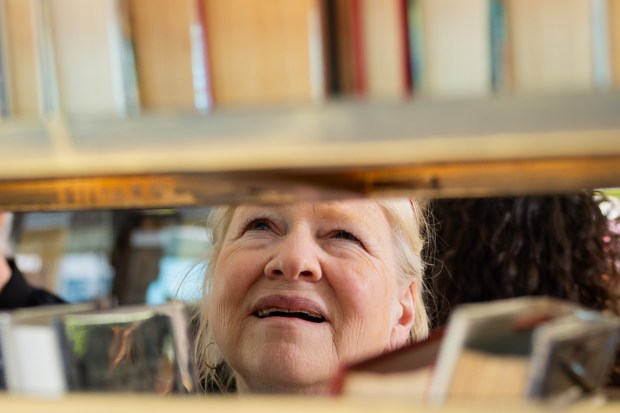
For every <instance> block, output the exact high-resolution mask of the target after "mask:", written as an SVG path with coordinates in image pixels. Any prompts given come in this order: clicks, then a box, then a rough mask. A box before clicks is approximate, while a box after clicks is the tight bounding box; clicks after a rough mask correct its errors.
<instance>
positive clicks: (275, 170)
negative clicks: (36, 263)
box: [0, 93, 620, 211]
mask: <svg viewBox="0 0 620 413" xmlns="http://www.w3.org/2000/svg"><path fill="white" fill-rule="evenodd" d="M0 137H1V139H0V153H2V154H3V156H4V159H3V162H2V168H0V208H2V209H8V210H15V211H18V210H60V209H82V208H124V207H165V206H190V205H209V204H214V203H224V202H247V201H256V202H285V201H292V200H299V199H324V198H329V197H346V196H368V195H372V196H374V195H392V194H404V193H406V194H415V195H420V196H437V197H445V196H473V195H476V196H488V195H499V194H519V193H544V192H558V191H564V190H574V189H578V188H596V187H610V186H618V185H620V94H619V93H605V94H584V95H563V96H546V97H541V96H539V97H520V98H516V97H512V98H493V99H481V100H451V101H446V100H441V101H433V100H409V101H407V100H403V101H398V102H396V101H389V102H388V101H384V102H351V101H348V102H347V101H341V102H336V101H334V102H329V103H325V104H322V105H300V106H295V107H292V106H286V107H282V108H272V109H261V110H258V109H256V110H246V111H241V110H236V111H232V110H227V111H224V110H223V111H214V112H213V113H211V114H210V115H207V116H201V115H185V116H182V115H157V116H155V115H154V116H142V117H138V118H127V119H116V118H113V119H112V118H110V119H103V118H96V117H92V118H84V117H81V118H60V117H58V118H54V119H52V120H50V121H48V122H46V123H43V122H26V121H24V122H17V121H8V122H4V123H0Z"/></svg>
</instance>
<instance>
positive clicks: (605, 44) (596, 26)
mask: <svg viewBox="0 0 620 413" xmlns="http://www.w3.org/2000/svg"><path fill="white" fill-rule="evenodd" d="M612 1H616V0H612ZM607 2H608V0H590V5H591V10H592V15H591V16H592V72H593V73H592V75H593V77H594V85H595V87H596V88H598V89H609V88H610V87H611V62H610V56H609V54H610V51H611V49H610V43H609V37H610V33H609V24H608V21H609V19H608V13H609V10H608V5H607ZM619 24H620V23H619Z"/></svg>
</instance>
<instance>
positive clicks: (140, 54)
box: [0, 0, 620, 211]
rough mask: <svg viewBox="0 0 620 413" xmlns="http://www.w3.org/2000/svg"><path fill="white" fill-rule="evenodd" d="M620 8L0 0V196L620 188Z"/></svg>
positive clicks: (13, 206) (17, 205) (506, 0)
mask: <svg viewBox="0 0 620 413" xmlns="http://www.w3.org/2000/svg"><path fill="white" fill-rule="evenodd" d="M619 16H620V1H616V0H545V1H544V2H542V1H539V0H333V1H332V0H329V1H328V0H296V1H288V0H229V1H218V0H90V1H88V2H84V1H83V0H0V151H1V152H0V153H2V154H3V156H4V158H3V161H2V163H1V165H2V167H0V208H1V209H10V210H15V211H18V210H64V209H84V208H130V207H143V208H146V207H168V206H191V205H208V204H213V203H223V202H245V201H257V202H284V201H289V200H291V201H292V200H298V199H324V198H330V197H348V196H375V195H391V194H403V193H406V194H416V195H419V196H441V197H445V196H474V195H479V196H487V195H494V194H517V193H545V192H550V191H553V192H555V191H564V190H572V189H576V188H584V187H587V188H594V187H608V186H617V185H619V184H620V182H619V181H620V178H618V177H620V175H619V174H618V172H619V171H618V169H619V168H620V166H618V165H620V162H618V157H619V156H620V140H619V139H618V135H619V134H620V120H618V119H620V97H619V93H620V92H618V91H619V90H620V30H618V27H617V25H616V24H614V23H615V22H616V21H617V20H618V18H619ZM446 28H449V30H448V29H446ZM534 94H535V95H536V96H534Z"/></svg>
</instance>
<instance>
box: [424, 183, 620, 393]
mask: <svg viewBox="0 0 620 413" xmlns="http://www.w3.org/2000/svg"><path fill="white" fill-rule="evenodd" d="M605 201H607V198H606V197H604V196H602V195H601V194H600V193H596V192H592V191H583V192H579V193H574V194H564V195H550V196H521V197H505V198H481V199H473V198H472V199H444V200H436V201H434V202H433V203H432V204H431V207H430V211H431V216H432V217H433V218H432V219H434V222H433V226H434V227H435V232H436V242H435V245H434V248H427V249H426V250H425V257H426V259H427V261H429V262H430V263H431V264H432V265H429V266H428V267H427V279H428V282H429V285H430V288H431V290H432V291H433V293H432V295H433V297H432V298H431V297H428V299H427V301H428V302H430V303H431V305H433V304H434V307H436V309H434V311H430V316H431V322H432V325H433V326H434V327H437V326H441V325H443V324H445V323H446V322H447V320H448V317H449V315H450V312H451V311H452V309H453V308H454V307H455V306H457V305H458V304H461V303H469V302H483V301H490V300H496V299H502V298H511V297H519V296H526V295H530V296H543V295H544V296H550V297H556V298H561V299H566V300H569V301H572V302H575V303H578V304H581V305H583V306H584V307H588V308H592V309H596V310H599V311H602V312H607V313H611V314H614V315H619V314H620V295H619V287H620V281H619V280H620V268H619V266H618V264H619V263H620V234H618V232H616V230H614V226H615V225H616V224H617V222H615V221H614V220H610V219H609V218H608V217H607V216H606V215H605V214H604V213H603V212H602V210H601V207H600V206H601V203H602V202H605ZM619 356H620V353H619ZM619 360H620V359H619ZM609 384H611V385H613V386H620V363H616V365H615V368H614V370H613V372H612V375H611V378H610V383H609Z"/></svg>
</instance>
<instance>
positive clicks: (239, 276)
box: [208, 250, 258, 340]
mask: <svg viewBox="0 0 620 413" xmlns="http://www.w3.org/2000/svg"><path fill="white" fill-rule="evenodd" d="M252 262H253V258H252V257H250V259H247V258H246V257H245V256H244V259H241V257H237V255H236V254H235V251H234V250H233V251H226V250H222V253H221V254H220V258H218V260H217V263H216V265H215V268H214V271H213V279H212V282H211V292H210V294H209V306H208V311H209V322H210V323H211V325H212V326H213V333H214V335H215V336H216V339H218V338H219V339H222V340H225V339H226V338H227V337H228V336H235V335H237V334H238V331H236V330H237V327H236V326H237V325H238V324H239V323H240V322H241V320H242V319H243V317H244V316H245V315H246V312H247V306H248V303H247V302H246V297H247V295H248V291H249V290H250V288H251V286H252V284H253V283H254V282H255V280H256V274H258V272H257V271H258V267H257V266H251V265H248V263H252ZM254 262H257V260H255V261H254Z"/></svg>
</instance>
